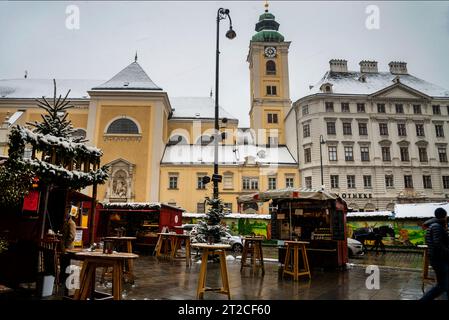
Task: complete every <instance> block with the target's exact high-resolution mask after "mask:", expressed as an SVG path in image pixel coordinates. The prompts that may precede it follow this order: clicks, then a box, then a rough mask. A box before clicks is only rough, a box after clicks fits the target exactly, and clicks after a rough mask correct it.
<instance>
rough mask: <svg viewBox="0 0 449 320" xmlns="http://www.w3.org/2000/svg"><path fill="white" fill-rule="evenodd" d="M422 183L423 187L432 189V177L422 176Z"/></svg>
mask: <svg viewBox="0 0 449 320" xmlns="http://www.w3.org/2000/svg"><path fill="white" fill-rule="evenodd" d="M422 184H423V186H424V189H432V177H431V176H422Z"/></svg>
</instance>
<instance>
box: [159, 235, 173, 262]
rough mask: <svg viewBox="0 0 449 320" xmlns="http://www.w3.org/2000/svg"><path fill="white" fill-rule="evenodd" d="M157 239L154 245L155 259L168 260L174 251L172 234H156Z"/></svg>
mask: <svg viewBox="0 0 449 320" xmlns="http://www.w3.org/2000/svg"><path fill="white" fill-rule="evenodd" d="M158 235H159V238H158V239H157V243H156V248H155V251H156V258H163V259H170V258H171V253H172V251H173V249H174V239H173V236H174V235H173V234H172V233H158Z"/></svg>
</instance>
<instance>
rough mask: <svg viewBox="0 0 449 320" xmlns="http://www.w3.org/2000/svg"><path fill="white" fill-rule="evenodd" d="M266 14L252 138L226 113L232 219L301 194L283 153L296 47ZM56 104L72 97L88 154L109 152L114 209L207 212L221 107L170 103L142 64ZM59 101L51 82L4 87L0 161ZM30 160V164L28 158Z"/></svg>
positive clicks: (255, 76) (224, 170) (80, 87)
mask: <svg viewBox="0 0 449 320" xmlns="http://www.w3.org/2000/svg"><path fill="white" fill-rule="evenodd" d="M278 28H279V24H278V23H277V22H276V20H275V17H274V15H272V14H271V13H269V12H268V10H265V12H264V13H263V14H262V15H261V16H260V18H259V22H258V23H257V24H256V34H255V35H254V36H253V37H252V39H251V41H250V45H249V53H248V56H247V61H248V63H249V70H250V95H251V106H249V116H250V128H239V126H238V125H239V122H238V119H236V118H235V117H233V116H232V115H231V114H230V113H228V112H227V111H226V110H225V109H224V108H222V107H220V124H221V131H223V132H226V133H227V135H226V136H225V137H224V138H223V139H222V141H219V144H220V146H219V174H220V175H222V176H223V180H222V183H220V197H221V198H222V200H223V202H224V203H225V205H226V206H227V207H228V208H229V210H230V211H231V212H238V211H240V212H255V213H256V212H257V213H268V212H269V208H268V206H267V205H266V204H265V205H263V206H261V207H244V208H239V207H238V204H237V197H238V196H240V195H242V194H246V193H252V192H255V191H260V190H267V189H276V188H285V187H293V186H294V187H298V186H299V182H300V178H299V172H298V164H297V162H296V160H295V159H294V157H293V155H292V153H291V152H293V151H292V150H289V149H288V148H287V147H286V146H285V133H286V132H285V128H284V118H285V116H286V114H287V112H288V110H289V109H290V107H291V100H290V93H289V74H288V48H289V44H290V43H289V42H287V41H284V37H283V36H282V35H281V34H280V33H279V32H278ZM56 83H57V92H58V94H63V95H64V94H65V93H66V92H67V91H68V90H69V89H70V90H71V92H70V94H69V99H70V100H71V102H72V104H73V106H74V108H72V109H70V110H69V115H68V119H70V120H71V121H72V123H73V126H74V127H75V128H76V129H77V133H76V134H77V135H80V136H84V137H85V138H86V139H87V140H88V142H87V143H88V144H89V145H94V146H97V147H98V148H100V149H102V150H103V152H104V155H103V157H102V162H103V164H107V165H109V167H110V178H109V180H108V182H107V183H106V184H104V185H100V186H99V188H98V199H99V200H100V201H109V202H163V203H168V204H171V205H176V206H180V207H182V208H184V209H186V210H187V211H188V212H204V210H205V208H204V199H205V197H206V196H211V194H212V185H211V183H210V184H207V185H204V184H203V182H202V177H203V176H205V175H208V176H211V175H212V172H213V161H214V147H213V138H212V132H213V128H214V100H213V99H212V98H211V97H171V96H170V95H169V93H167V92H165V91H164V90H163V89H162V88H160V87H159V86H157V85H156V83H155V82H153V81H152V79H151V78H150V77H149V76H148V74H147V73H146V72H145V70H143V69H142V68H141V66H140V65H139V63H138V61H137V56H136V58H135V60H134V61H133V62H132V63H131V64H129V65H128V66H126V67H125V68H124V69H123V70H121V71H120V72H118V73H117V74H116V75H114V76H113V77H112V78H111V79H110V80H108V81H101V80H98V81H97V80H68V79H56ZM42 96H45V97H52V96H53V82H52V80H51V79H33V78H22V79H5V80H0V126H1V128H0V155H7V141H8V138H7V136H8V132H9V130H10V128H11V127H12V126H13V125H17V124H19V125H26V123H27V122H31V121H39V120H40V118H41V110H40V109H38V108H37V107H36V102H35V100H34V99H36V98H41V97H42ZM24 156H25V157H26V156H29V155H27V154H25V155H24Z"/></svg>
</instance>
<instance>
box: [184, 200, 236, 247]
mask: <svg viewBox="0 0 449 320" xmlns="http://www.w3.org/2000/svg"><path fill="white" fill-rule="evenodd" d="M206 202H207V205H208V211H207V213H206V218H205V219H203V220H200V221H199V222H198V226H197V227H196V228H195V230H194V231H193V234H192V235H193V239H192V242H194V243H195V242H199V243H208V242H214V243H218V242H221V237H223V236H225V235H226V231H228V228H227V227H225V226H224V225H222V224H221V223H220V222H221V219H222V218H223V217H224V205H223V202H222V201H221V199H220V198H218V199H215V198H209V197H206Z"/></svg>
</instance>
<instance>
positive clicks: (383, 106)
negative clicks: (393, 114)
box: [377, 103, 385, 113]
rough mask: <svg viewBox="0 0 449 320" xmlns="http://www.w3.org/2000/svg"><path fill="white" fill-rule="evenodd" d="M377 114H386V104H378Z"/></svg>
mask: <svg viewBox="0 0 449 320" xmlns="http://www.w3.org/2000/svg"><path fill="white" fill-rule="evenodd" d="M377 112H378V113H385V104H384V103H378V104H377Z"/></svg>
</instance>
